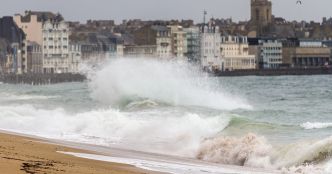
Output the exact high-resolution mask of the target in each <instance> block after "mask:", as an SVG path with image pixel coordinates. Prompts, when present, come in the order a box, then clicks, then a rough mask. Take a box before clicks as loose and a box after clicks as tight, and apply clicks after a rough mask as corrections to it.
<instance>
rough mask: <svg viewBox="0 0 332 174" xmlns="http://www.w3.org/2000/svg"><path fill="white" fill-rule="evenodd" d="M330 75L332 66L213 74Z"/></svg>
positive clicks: (218, 74)
mask: <svg viewBox="0 0 332 174" xmlns="http://www.w3.org/2000/svg"><path fill="white" fill-rule="evenodd" d="M329 74H330V75H332V68H326V67H324V68H286V69H265V70H236V71H223V72H215V73H214V75H215V76H287V75H329Z"/></svg>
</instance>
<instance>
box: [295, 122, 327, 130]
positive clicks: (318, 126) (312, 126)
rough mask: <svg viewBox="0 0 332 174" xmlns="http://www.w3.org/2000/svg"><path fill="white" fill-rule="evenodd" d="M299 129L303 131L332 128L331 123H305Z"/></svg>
mask: <svg viewBox="0 0 332 174" xmlns="http://www.w3.org/2000/svg"><path fill="white" fill-rule="evenodd" d="M301 127H302V128H304V129H326V128H330V127H332V123H319V122H316V123H311V122H307V123H303V124H301Z"/></svg>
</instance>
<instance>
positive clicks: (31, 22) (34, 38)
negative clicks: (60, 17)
mask: <svg viewBox="0 0 332 174" xmlns="http://www.w3.org/2000/svg"><path fill="white" fill-rule="evenodd" d="M53 16H55V14H52V13H48V12H44V13H43V12H32V11H26V12H25V15H24V16H22V15H20V14H15V15H14V21H15V23H16V24H17V26H18V27H19V28H21V29H22V30H23V31H24V33H25V35H26V40H27V41H28V42H36V43H37V44H39V45H42V44H43V36H42V31H43V29H42V25H43V21H44V20H47V18H48V17H53Z"/></svg>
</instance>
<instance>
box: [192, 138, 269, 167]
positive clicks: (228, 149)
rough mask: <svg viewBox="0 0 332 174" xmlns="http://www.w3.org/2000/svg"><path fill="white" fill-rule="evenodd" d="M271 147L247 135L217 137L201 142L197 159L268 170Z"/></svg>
mask: <svg viewBox="0 0 332 174" xmlns="http://www.w3.org/2000/svg"><path fill="white" fill-rule="evenodd" d="M271 150H272V146H271V145H269V144H268V143H267V141H266V140H265V138H263V137H258V136H256V135H255V134H248V135H246V136H244V137H242V138H234V137H224V136H221V137H217V138H213V139H208V140H206V141H205V142H203V144H202V146H201V148H200V149H199V151H198V154H197V158H198V159H201V160H206V161H211V162H216V163H222V164H231V165H239V166H250V167H262V168H270V167H271V159H270V156H269V154H270V152H271Z"/></svg>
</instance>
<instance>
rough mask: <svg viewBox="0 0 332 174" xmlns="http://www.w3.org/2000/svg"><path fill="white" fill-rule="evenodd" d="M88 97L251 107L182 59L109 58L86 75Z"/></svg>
mask: <svg viewBox="0 0 332 174" xmlns="http://www.w3.org/2000/svg"><path fill="white" fill-rule="evenodd" d="M89 79H90V83H89V86H90V89H91V90H92V91H91V92H92V94H91V96H92V98H93V99H95V100H97V101H99V102H102V103H105V104H109V105H111V106H112V107H120V108H121V106H123V103H124V101H125V102H126V101H128V100H129V101H133V100H135V99H136V98H143V99H149V100H153V101H157V102H158V103H165V104H169V105H175V106H199V107H205V108H212V109H221V110H234V109H251V106H250V105H248V104H247V103H246V102H245V101H244V100H242V99H241V98H239V97H236V96H231V95H229V94H227V93H226V92H223V91H222V90H220V89H221V87H220V86H217V87H215V86H213V85H214V84H216V83H215V82H212V80H213V79H211V78H208V77H207V76H206V75H205V74H203V73H202V72H200V71H199V70H198V69H197V68H195V67H194V68H193V67H192V65H189V64H188V63H185V62H170V61H160V60H158V61H157V60H153V59H144V58H141V59H113V60H111V61H109V62H108V63H106V64H105V65H104V67H102V68H101V69H100V70H98V71H97V72H93V73H92V75H90V76H89Z"/></svg>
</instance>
